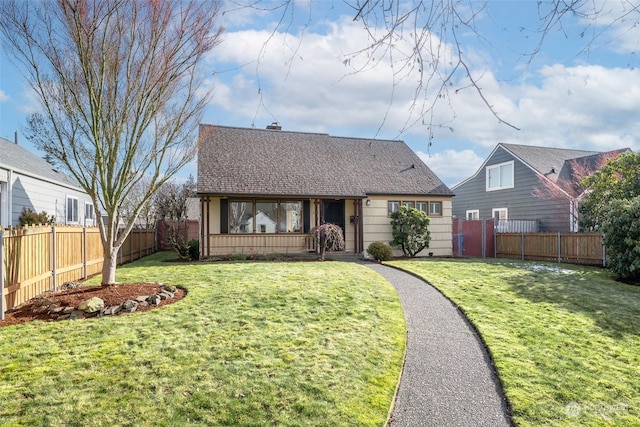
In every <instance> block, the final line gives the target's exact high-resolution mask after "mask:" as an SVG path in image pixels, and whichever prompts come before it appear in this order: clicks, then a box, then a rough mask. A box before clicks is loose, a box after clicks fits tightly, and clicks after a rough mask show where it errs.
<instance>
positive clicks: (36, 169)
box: [0, 138, 82, 191]
mask: <svg viewBox="0 0 640 427" xmlns="http://www.w3.org/2000/svg"><path fill="white" fill-rule="evenodd" d="M0 152H1V153H2V156H0V167H1V168H5V169H11V170H14V171H16V172H18V173H22V174H25V175H29V176H33V177H37V178H40V179H43V180H45V181H48V182H52V183H55V184H58V185H62V186H66V187H73V188H74V189H77V190H80V188H79V185H78V183H77V182H76V181H75V180H74V179H73V178H71V177H70V176H68V175H66V174H65V173H62V172H60V171H58V170H57V169H56V168H55V167H54V166H52V165H51V164H49V163H47V161H46V160H44V159H41V158H40V157H38V156H36V155H35V154H33V153H31V152H30V151H28V150H26V149H25V148H24V147H21V146H20V145H18V144H15V143H13V142H11V141H9V140H7V139H4V138H0ZM80 191H82V190H80Z"/></svg>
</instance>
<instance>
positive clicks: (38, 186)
mask: <svg viewBox="0 0 640 427" xmlns="http://www.w3.org/2000/svg"><path fill="white" fill-rule="evenodd" d="M0 182H2V183H3V184H4V185H2V186H1V188H0V191H2V194H1V195H0V197H1V198H2V209H3V213H2V214H1V215H0V216H1V217H2V225H3V226H9V225H11V226H17V225H19V224H20V214H21V213H22V210H23V209H24V208H28V209H31V210H33V211H34V212H36V213H40V212H42V211H44V212H46V213H47V215H49V216H54V217H55V221H56V223H57V224H66V225H75V224H77V225H87V226H93V225H95V219H94V220H86V218H85V203H89V204H91V198H89V196H88V195H87V194H86V193H84V192H83V191H82V190H80V189H78V188H75V187H72V186H69V185H66V184H60V183H55V182H51V181H49V180H46V179H43V178H40V177H38V176H35V175H32V174H26V173H24V172H22V171H17V170H9V169H6V168H0ZM68 197H73V198H76V199H77V200H78V221H77V222H68V221H67V218H66V214H67V198H68ZM5 216H7V218H6V221H5V218H4V217H5ZM9 218H10V219H9ZM94 218H95V209H94Z"/></svg>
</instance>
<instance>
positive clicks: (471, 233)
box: [452, 218, 495, 258]
mask: <svg viewBox="0 0 640 427" xmlns="http://www.w3.org/2000/svg"><path fill="white" fill-rule="evenodd" d="M494 225H495V222H494V220H493V219H462V220H461V219H457V218H454V219H453V230H452V231H453V254H454V255H455V256H469V257H483V258H486V257H491V258H493V257H495V233H494Z"/></svg>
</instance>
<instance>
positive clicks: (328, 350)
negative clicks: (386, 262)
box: [0, 253, 405, 426]
mask: <svg viewBox="0 0 640 427" xmlns="http://www.w3.org/2000/svg"><path fill="white" fill-rule="evenodd" d="M166 256H167V255H166V253H165V254H156V255H153V256H151V257H147V258H144V259H143V260H141V261H138V262H136V263H132V264H129V265H127V266H124V267H122V268H120V269H119V270H118V274H117V279H118V280H119V281H122V282H127V281H159V282H164V283H170V284H175V285H178V286H182V287H184V288H186V289H187V290H188V295H187V296H186V298H185V299H183V300H181V301H179V302H177V303H175V304H172V305H169V306H167V307H163V308H160V309H155V310H152V311H149V312H145V313H133V314H127V315H122V316H116V317H104V318H97V319H90V320H82V321H64V322H49V323H42V322H34V323H30V324H22V325H16V326H10V327H5V328H2V329H0V425H10V426H19V425H24V426H36V425H42V426H45V425H51V426H62V425H65V426H91V425H96V426H112V425H119V426H126V425H130V426H145V425H148V426H180V425H225V426H230V425H243V426H251V425H255V426H264V425H278V426H305V425H306V426H341V425H342V426H354V425H362V426H381V425H382V424H384V422H385V420H386V417H387V414H388V411H389V407H390V405H391V402H392V399H393V395H394V391H395V387H396V385H397V382H398V379H399V375H400V369H401V365H402V361H403V356H404V348H405V322H404V315H403V312H402V309H401V306H400V302H399V299H398V297H397V295H396V293H395V291H394V289H393V288H392V287H391V286H390V285H389V284H388V283H387V282H386V281H384V279H382V278H381V277H380V276H379V275H377V274H376V273H374V272H373V271H371V270H370V269H368V268H366V267H363V266H358V265H356V264H353V263H341V262H325V263H318V262H294V263H282V262H227V263H223V262H220V263H194V264H180V263H163V262H161V260H162V258H163V257H166ZM169 256H171V255H169ZM93 281H94V282H96V283H98V282H99V278H95V279H94V280H93Z"/></svg>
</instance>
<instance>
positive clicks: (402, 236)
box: [391, 206, 431, 257]
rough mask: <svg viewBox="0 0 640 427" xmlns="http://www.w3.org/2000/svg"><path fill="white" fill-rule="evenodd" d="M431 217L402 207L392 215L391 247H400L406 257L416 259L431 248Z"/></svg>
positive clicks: (416, 210)
mask: <svg viewBox="0 0 640 427" xmlns="http://www.w3.org/2000/svg"><path fill="white" fill-rule="evenodd" d="M429 221H430V220H429V217H428V216H427V214H426V212H423V211H421V210H418V209H415V208H410V207H408V206H400V209H398V210H397V211H395V212H394V213H392V214H391V229H392V230H391V235H392V237H393V240H392V241H391V246H398V247H400V249H402V253H403V254H405V256H410V257H414V256H416V255H417V254H418V253H419V252H420V251H421V250H423V249H426V248H428V247H429V240H430V239H431V235H430V233H429Z"/></svg>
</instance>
